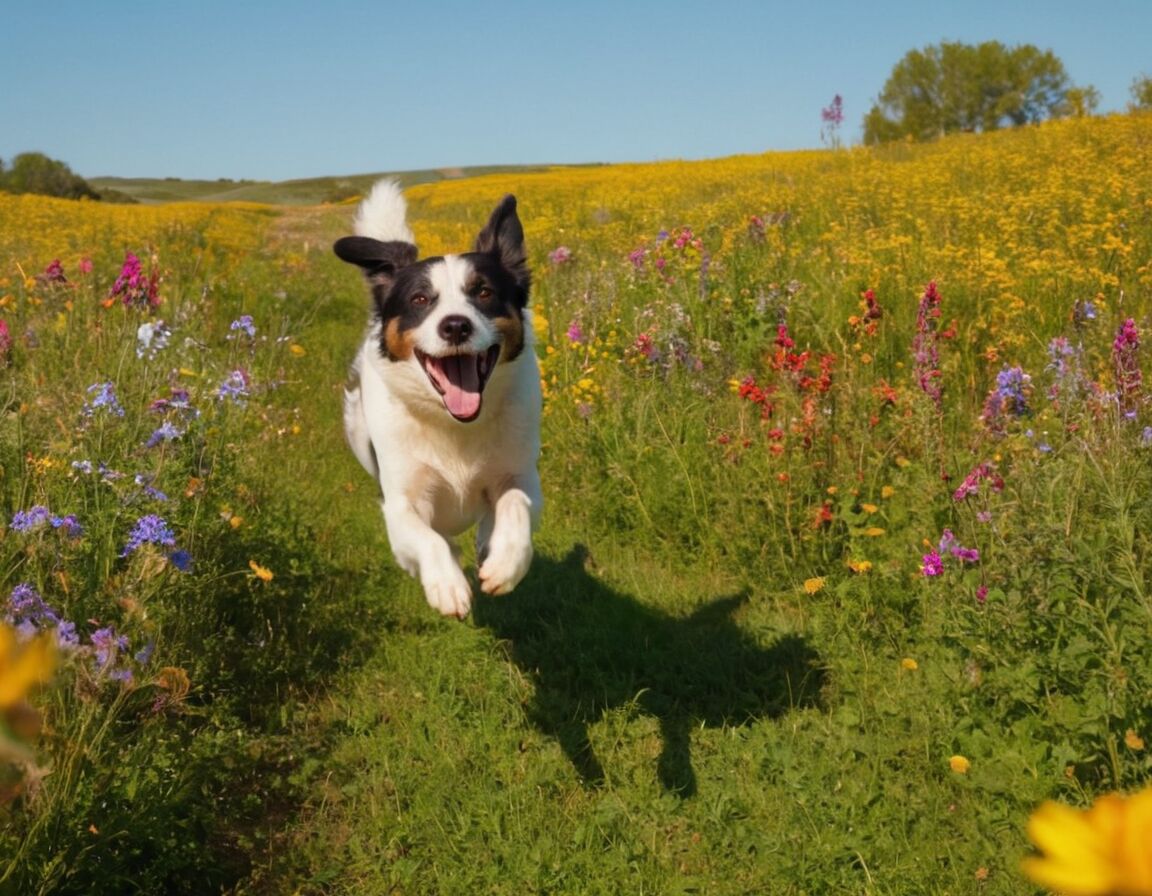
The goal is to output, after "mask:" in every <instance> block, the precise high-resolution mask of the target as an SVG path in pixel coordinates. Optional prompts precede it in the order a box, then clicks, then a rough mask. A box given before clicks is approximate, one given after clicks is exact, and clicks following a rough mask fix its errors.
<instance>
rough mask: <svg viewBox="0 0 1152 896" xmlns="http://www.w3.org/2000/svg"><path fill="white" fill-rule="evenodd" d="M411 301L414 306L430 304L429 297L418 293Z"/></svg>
mask: <svg viewBox="0 0 1152 896" xmlns="http://www.w3.org/2000/svg"><path fill="white" fill-rule="evenodd" d="M410 301H411V303H412V304H413V305H415V306H417V307H420V306H422V305H427V304H428V296H426V295H424V293H422V292H418V293H416V295H414V296H412V298H411V300H410Z"/></svg>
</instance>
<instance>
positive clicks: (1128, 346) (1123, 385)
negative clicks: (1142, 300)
mask: <svg viewBox="0 0 1152 896" xmlns="http://www.w3.org/2000/svg"><path fill="white" fill-rule="evenodd" d="M1112 364H1113V367H1114V368H1115V371H1116V398H1117V400H1118V401H1119V402H1120V411H1121V413H1123V414H1125V415H1126V416H1132V415H1134V414H1135V413H1136V405H1137V404H1138V403H1139V401H1140V392H1141V386H1142V385H1143V377H1142V375H1141V373H1140V330H1139V329H1137V327H1136V321H1134V320H1133V319H1132V318H1128V319H1127V320H1126V321H1124V323H1123V324H1122V325H1121V326H1120V329H1119V330H1117V331H1116V339H1115V340H1113V342H1112Z"/></svg>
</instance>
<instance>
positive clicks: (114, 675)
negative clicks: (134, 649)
mask: <svg viewBox="0 0 1152 896" xmlns="http://www.w3.org/2000/svg"><path fill="white" fill-rule="evenodd" d="M89 638H90V639H91V641H92V651H93V656H94V657H95V660H96V669H97V671H98V672H100V673H102V674H104V675H106V676H108V678H110V679H112V680H113V681H123V682H130V681H131V680H132V670H131V669H128V668H127V667H122V668H119V669H118V668H116V660H117V659H118V658H119V656H120V654H121V653H126V652H127V651H128V638H127V637H126V636H125V635H118V634H116V629H114V628H113V627H112V626H110V625H109V626H107V627H105V628H98V629H96V631H94V632H92V634H91V635H90V636H89Z"/></svg>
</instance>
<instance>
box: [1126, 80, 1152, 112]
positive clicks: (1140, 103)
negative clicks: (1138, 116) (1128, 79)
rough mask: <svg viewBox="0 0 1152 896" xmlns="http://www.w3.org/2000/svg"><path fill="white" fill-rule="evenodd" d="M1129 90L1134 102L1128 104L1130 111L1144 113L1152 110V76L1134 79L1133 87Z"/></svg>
mask: <svg viewBox="0 0 1152 896" xmlns="http://www.w3.org/2000/svg"><path fill="white" fill-rule="evenodd" d="M1128 89H1129V92H1130V93H1131V94H1132V102H1130V103H1129V104H1128V109H1129V110H1130V111H1132V112H1142V111H1146V110H1148V109H1152V75H1141V76H1140V77H1138V78H1133V79H1132V86H1131V87H1130V88H1128Z"/></svg>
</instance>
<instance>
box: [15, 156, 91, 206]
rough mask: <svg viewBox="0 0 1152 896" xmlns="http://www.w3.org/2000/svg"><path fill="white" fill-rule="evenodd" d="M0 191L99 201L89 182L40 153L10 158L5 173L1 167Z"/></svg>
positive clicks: (62, 164)
mask: <svg viewBox="0 0 1152 896" xmlns="http://www.w3.org/2000/svg"><path fill="white" fill-rule="evenodd" d="M0 189H3V190H5V191H7V192H9V193H38V194H40V195H43V196H58V197H60V198H63V199H83V198H87V199H99V198H100V195H99V194H98V193H97V192H96V191H95V190H93V189H92V187H91V186H89V184H88V181H86V180H84V178H82V177H81V176H80V175H78V174H75V173H74V172H73V171H72V169H71V168H69V167H68V166H67V165H65V164H64V163H63V162H60V161H57V160H56V159H50V158H48V156H46V155H44V154H43V153H40V152H25V153H21V154H20V155H18V156H16V157H15V158H14V159H12V163H11V165H9V167H8V170H7V171H4V170H3V167H2V166H0Z"/></svg>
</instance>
